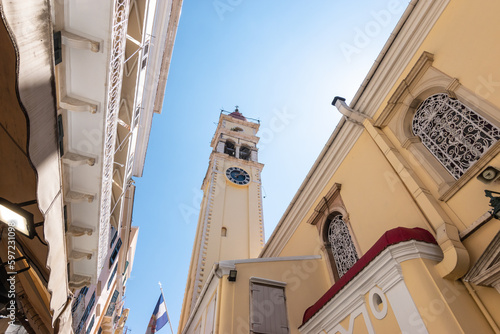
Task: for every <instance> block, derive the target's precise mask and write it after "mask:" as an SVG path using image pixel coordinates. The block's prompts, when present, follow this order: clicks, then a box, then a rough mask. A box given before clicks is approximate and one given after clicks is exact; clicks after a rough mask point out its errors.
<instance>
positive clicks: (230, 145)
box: [224, 140, 236, 157]
mask: <svg viewBox="0 0 500 334" xmlns="http://www.w3.org/2000/svg"><path fill="white" fill-rule="evenodd" d="M224 153H226V154H229V155H230V156H232V157H234V156H235V155H236V148H235V147H234V143H233V142H232V141H229V140H228V141H226V146H225V147H224Z"/></svg>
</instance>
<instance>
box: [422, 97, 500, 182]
mask: <svg viewBox="0 0 500 334" xmlns="http://www.w3.org/2000/svg"><path fill="white" fill-rule="evenodd" d="M412 130H413V133H414V134H415V135H416V136H418V137H419V138H420V139H421V140H422V144H423V145H424V146H425V147H426V148H427V149H428V150H429V151H430V152H431V153H432V155H434V156H435V157H436V159H437V160H438V161H439V162H440V163H441V164H442V165H443V166H444V168H446V170H447V171H448V172H449V173H450V174H451V175H453V177H454V178H455V179H457V180H458V179H459V178H460V177H461V176H462V175H463V174H464V173H465V172H466V171H467V170H468V169H469V168H470V167H471V166H472V165H473V164H474V163H475V162H476V161H477V160H479V158H481V156H483V154H484V153H485V152H486V151H487V150H488V149H489V148H490V147H491V146H493V145H494V144H495V143H496V142H497V141H498V139H500V129H498V128H497V127H496V126H494V125H493V124H491V123H490V122H488V121H487V120H486V119H484V118H483V117H481V116H480V115H478V114H477V113H476V112H475V111H474V110H472V109H470V108H469V107H467V106H465V105H464V104H463V103H462V102H460V101H458V100H456V99H452V98H450V97H449V96H448V95H446V94H436V95H433V96H431V97H429V98H427V99H426V100H425V101H424V102H423V103H422V104H421V105H420V107H419V108H418V110H417V112H416V113H415V116H413V122H412Z"/></svg>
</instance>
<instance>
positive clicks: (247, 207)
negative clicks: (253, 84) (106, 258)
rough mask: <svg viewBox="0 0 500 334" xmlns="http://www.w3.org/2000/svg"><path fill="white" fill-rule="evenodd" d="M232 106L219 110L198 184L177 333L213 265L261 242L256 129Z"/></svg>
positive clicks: (247, 253) (244, 254)
mask: <svg viewBox="0 0 500 334" xmlns="http://www.w3.org/2000/svg"><path fill="white" fill-rule="evenodd" d="M259 126H260V124H259V123H258V122H254V121H250V120H248V119H247V118H246V117H245V116H243V115H242V114H241V113H240V112H239V111H238V107H236V109H235V111H234V112H231V113H229V112H224V111H223V112H221V115H220V117H219V123H218V125H217V129H216V131H215V135H214V137H213V139H212V141H211V144H210V145H211V147H212V148H213V151H212V153H211V154H210V161H209V165H208V170H207V173H206V175H205V178H204V180H203V183H202V190H203V200H202V202H201V208H200V215H199V219H198V227H197V230H196V237H195V242H194V246H193V253H192V256H191V265H190V268H189V274H188V278H187V283H186V291H185V294H184V302H183V306H182V312H181V319H180V321H179V333H180V332H181V331H182V328H183V327H184V326H185V324H186V321H187V319H188V318H189V315H190V313H191V311H192V309H193V307H194V305H195V304H196V301H197V299H198V297H199V295H200V292H201V290H202V288H203V285H204V284H205V281H206V278H207V276H208V275H209V273H210V270H211V269H212V267H213V265H214V263H216V262H219V261H223V260H236V259H250V258H256V257H257V256H258V255H259V253H260V251H261V249H262V247H263V245H264V231H263V221H262V193H261V178H260V175H261V172H262V168H263V167H264V165H263V164H261V163H259V162H258V154H257V153H258V149H257V143H258V141H259V137H257V135H256V134H257V131H258V130H259Z"/></svg>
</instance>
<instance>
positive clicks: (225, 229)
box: [220, 227, 227, 237]
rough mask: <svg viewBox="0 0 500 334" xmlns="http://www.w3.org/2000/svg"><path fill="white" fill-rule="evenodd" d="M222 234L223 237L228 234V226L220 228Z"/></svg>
mask: <svg viewBox="0 0 500 334" xmlns="http://www.w3.org/2000/svg"><path fill="white" fill-rule="evenodd" d="M220 235H221V236H222V237H225V236H227V228H225V227H223V228H221V229H220Z"/></svg>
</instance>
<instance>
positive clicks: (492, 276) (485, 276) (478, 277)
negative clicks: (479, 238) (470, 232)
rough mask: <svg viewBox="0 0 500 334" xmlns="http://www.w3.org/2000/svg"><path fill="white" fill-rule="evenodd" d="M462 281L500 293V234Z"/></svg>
mask: <svg viewBox="0 0 500 334" xmlns="http://www.w3.org/2000/svg"><path fill="white" fill-rule="evenodd" d="M464 281H466V282H470V283H473V284H476V285H482V286H489V287H493V288H495V289H496V290H497V291H498V293H500V232H498V233H497V234H496V235H495V237H494V238H493V240H492V241H491V242H490V244H489V245H488V247H486V249H485V251H484V252H483V254H482V255H481V256H480V257H479V259H478V260H477V262H476V263H475V264H474V266H472V268H471V269H470V271H469V272H468V273H467V275H466V276H465V277H464Z"/></svg>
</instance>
